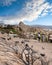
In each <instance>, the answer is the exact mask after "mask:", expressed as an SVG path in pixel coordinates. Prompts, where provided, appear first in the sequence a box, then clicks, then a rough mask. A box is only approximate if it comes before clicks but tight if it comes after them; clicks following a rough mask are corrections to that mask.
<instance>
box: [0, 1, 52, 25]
mask: <svg viewBox="0 0 52 65" xmlns="http://www.w3.org/2000/svg"><path fill="white" fill-rule="evenodd" d="M20 21H22V22H23V23H25V24H26V25H46V26H52V0H0V23H4V24H10V25H17V24H18V23H19V22H20Z"/></svg>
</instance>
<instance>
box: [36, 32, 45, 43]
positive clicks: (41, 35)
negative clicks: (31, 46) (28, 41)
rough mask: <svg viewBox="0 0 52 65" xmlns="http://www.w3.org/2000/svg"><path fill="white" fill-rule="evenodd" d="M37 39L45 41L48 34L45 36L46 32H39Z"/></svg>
mask: <svg viewBox="0 0 52 65" xmlns="http://www.w3.org/2000/svg"><path fill="white" fill-rule="evenodd" d="M37 39H38V41H42V42H45V41H46V36H45V34H40V33H38V34H37Z"/></svg>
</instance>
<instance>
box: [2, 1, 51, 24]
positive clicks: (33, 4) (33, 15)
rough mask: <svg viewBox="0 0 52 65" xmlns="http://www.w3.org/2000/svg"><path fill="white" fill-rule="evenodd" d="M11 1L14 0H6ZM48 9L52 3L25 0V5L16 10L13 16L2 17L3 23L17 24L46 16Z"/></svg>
mask: <svg viewBox="0 0 52 65" xmlns="http://www.w3.org/2000/svg"><path fill="white" fill-rule="evenodd" d="M7 1H8V2H12V1H15V0H7ZM49 9H50V10H51V9H52V5H50V4H49V3H48V2H45V0H32V1H30V2H26V6H25V7H24V8H22V10H21V11H19V12H16V14H15V16H11V17H3V18H2V20H4V23H8V24H17V23H18V22H20V21H25V20H26V21H33V20H36V19H38V17H41V16H46V15H47V14H48V12H49Z"/></svg>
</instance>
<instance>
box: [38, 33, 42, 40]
mask: <svg viewBox="0 0 52 65" xmlns="http://www.w3.org/2000/svg"><path fill="white" fill-rule="evenodd" d="M40 38H41V36H40V33H38V41H40Z"/></svg>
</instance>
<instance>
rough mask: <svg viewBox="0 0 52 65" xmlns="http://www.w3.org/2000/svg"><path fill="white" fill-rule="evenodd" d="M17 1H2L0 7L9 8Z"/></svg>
mask: <svg viewBox="0 0 52 65" xmlns="http://www.w3.org/2000/svg"><path fill="white" fill-rule="evenodd" d="M15 1H16V0H1V1H0V5H1V6H9V5H11V4H12V2H15Z"/></svg>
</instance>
